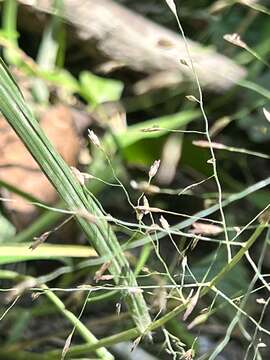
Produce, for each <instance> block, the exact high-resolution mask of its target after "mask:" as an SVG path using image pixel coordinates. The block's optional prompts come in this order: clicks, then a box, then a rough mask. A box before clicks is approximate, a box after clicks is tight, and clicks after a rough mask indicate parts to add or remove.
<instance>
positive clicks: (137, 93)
mask: <svg viewBox="0 0 270 360" xmlns="http://www.w3.org/2000/svg"><path fill="white" fill-rule="evenodd" d="M115 2H116V3H118V5H120V6H121V9H122V6H123V7H125V8H127V9H128V10H129V11H132V12H134V13H135V14H140V15H141V16H142V17H143V21H148V20H150V21H153V22H155V23H156V24H158V27H157V28H156V30H155V31H156V33H157V35H156V38H157V39H158V42H159V45H160V48H161V50H162V51H164V52H165V53H166V51H171V50H172V49H173V48H174V44H173V43H171V39H169V40H167V39H166V38H164V33H163V32H162V33H161V34H162V35H161V37H159V33H158V32H159V31H161V29H162V28H167V29H170V30H171V31H173V32H174V33H175V36H176V38H177V37H179V39H181V41H183V39H182V37H181V34H180V31H179V28H178V26H177V21H176V18H175V16H174V14H173V12H172V11H171V9H170V7H169V6H168V4H167V3H166V1H165V0H164V1H160V0H159V1H157V0H144V1H132V0H118V1H115ZM29 3H30V4H29ZM101 3H103V1H102V2H101ZM168 3H170V2H169V1H168ZM48 4H49V7H48V8H47V5H48ZM70 4H71V5H72V6H75V7H76V8H78V9H80V11H81V15H82V18H83V15H84V11H85V14H86V15H87V14H88V13H90V12H91V11H89V9H90V7H91V4H92V5H93V4H94V3H93V1H92V0H88V1H80V0H78V1H77V2H76V1H73V2H72V1H69V0H68V1H64V0H63V1H59V0H56V1H51V2H49V1H40V2H39V1H37V2H36V3H34V2H33V4H32V3H31V2H27V1H18V2H17V1H15V0H14V1H13V0H6V1H1V17H2V28H1V31H0V45H1V52H2V57H3V59H4V61H5V62H6V64H7V65H8V67H9V70H10V72H11V73H12V75H13V76H14V78H15V80H16V82H17V84H18V86H19V87H20V89H21V91H22V92H23V95H24V98H25V100H26V102H27V104H28V105H29V106H30V108H31V110H32V111H33V113H34V115H35V117H36V118H37V120H38V121H39V123H40V125H41V127H42V128H43V130H44V131H45V133H46V134H47V136H48V137H49V139H50V140H51V141H52V143H53V144H54V146H55V148H56V149H57V151H58V152H59V153H60V154H61V156H62V157H63V158H64V160H65V161H66V162H67V163H68V165H69V166H72V167H73V173H74V174H75V177H76V178H77V179H78V181H79V182H80V184H81V186H82V187H83V189H84V191H85V192H87V196H89V197H90V198H95V199H96V200H97V202H98V204H99V205H100V208H101V209H102V212H103V214H104V216H105V217H106V219H107V220H108V221H109V222H110V223H111V224H112V228H113V230H114V231H115V234H116V235H117V239H118V241H119V243H120V244H121V246H122V248H123V250H125V256H126V258H127V259H128V261H129V263H130V266H131V268H132V269H133V272H134V274H135V275H136V278H137V281H138V284H139V286H141V291H143V294H144V297H145V299H146V301H147V304H148V309H149V311H150V314H151V317H152V320H153V321H154V320H158V319H160V318H162V319H163V317H164V316H165V314H167V313H170V312H171V311H172V310H173V309H176V308H177V307H178V306H179V305H181V304H186V305H185V306H186V307H187V310H185V311H186V312H185V311H184V314H185V315H184V317H183V314H179V313H177V314H175V316H171V318H170V319H169V321H164V322H162V323H160V325H159V324H157V326H156V327H155V329H154V331H153V333H152V337H153V339H152V340H149V338H147V337H146V336H139V335H138V333H137V332H136V331H135V330H134V323H133V322H132V318H131V316H130V314H129V311H128V310H127V307H126V305H125V296H124V294H123V291H122V290H121V286H120V288H119V286H116V287H115V288H114V283H113V279H112V277H111V275H109V273H108V271H107V270H108V268H109V266H110V263H109V261H110V259H107V258H106V257H104V256H103V255H104V254H102V253H100V254H99V256H98V255H97V254H96V252H95V249H94V248H92V247H90V245H89V243H88V241H87V239H86V237H85V235H84V234H83V233H82V232H81V230H80V228H79V227H78V226H77V223H76V221H74V218H73V217H74V216H73V215H74V214H70V213H68V211H66V212H65V211H63V210H64V209H66V207H65V204H64V203H63V202H62V201H61V200H59V199H58V196H57V193H56V191H55V190H54V189H53V187H52V186H51V185H50V184H49V183H48V182H47V180H46V179H45V176H44V175H43V174H42V172H41V171H40V170H39V168H38V166H37V165H36V164H35V162H33V160H32V158H31V157H30V155H29V154H28V152H27V151H26V150H25V148H24V146H23V145H22V144H21V142H20V140H19V139H18V137H17V136H16V135H15V134H14V133H13V131H12V130H11V129H10V128H9V125H8V124H7V122H6V120H5V119H4V117H3V118H1V119H0V157H1V158H0V187H1V200H2V201H1V203H0V264H1V270H0V284H1V293H0V320H1V321H0V344H1V349H0V358H1V359H32V358H33V359H43V358H44V359H57V358H58V359H60V358H61V357H62V358H64V357H66V358H74V359H77V358H78V359H79V358H82V356H84V358H89V359H90V358H91V359H92V358H103V359H106V358H107V359H110V358H112V356H114V357H115V359H138V358H139V357H140V358H141V359H146V360H148V359H149V360H151V359H153V360H154V359H211V360H212V359H219V360H221V359H225V360H227V359H233V360H234V359H235V360H237V359H267V358H268V357H269V354H270V352H269V349H268V346H269V345H270V341H269V334H270V326H269V324H270V318H269V314H268V308H267V306H268V302H269V285H268V277H269V275H268V274H269V267H270V264H269V261H268V256H267V255H268V254H269V241H270V240H269V239H270V235H269V232H268V225H267V223H266V225H265V221H264V220H262V216H261V214H262V213H263V211H264V210H265V209H267V207H268V205H269V199H270V196H269V183H270V180H269V157H270V154H269V148H268V146H269V140H270V105H269V104H270V102H269V99H270V65H269V64H270V56H269V54H270V42H269V38H270V21H269V15H270V9H269V2H268V1H256V0H246V1H244V0H239V1H235V0H217V1H205V0H200V1H199V0H197V1H193V0H190V1H184V0H183V1H177V0H175V4H176V6H177V10H178V15H179V18H180V22H181V25H182V27H183V29H184V31H185V35H186V37H187V38H188V39H191V40H193V41H194V44H195V43H196V44H197V45H198V46H201V47H202V48H204V50H200V51H204V52H203V54H206V55H203V56H205V59H206V58H207V61H206V60H205V68H204V67H203V66H204V65H203V64H204V63H202V64H200V69H199V77H200V74H202V75H201V76H202V77H203V74H204V73H205V78H206V79H207V72H209V73H210V72H212V70H213V71H214V72H216V73H217V79H216V84H215V80H213V77H212V78H211V81H212V82H211V84H210V85H209V84H207V82H206V85H204V84H203V85H202V91H203V102H200V101H198V100H200V99H199V95H198V88H197V86H196V82H195V79H194V73H192V69H191V65H190V59H189V57H188V56H187V53H181V54H179V55H178V53H177V52H176V55H175V57H176V59H177V62H179V66H182V67H184V68H185V67H186V68H187V69H188V70H187V72H188V73H189V72H190V74H189V75H187V76H186V77H184V78H179V79H177V78H176V77H174V75H173V78H172V77H171V75H170V71H169V69H168V71H166V69H161V70H162V71H161V72H160V73H159V72H158V71H157V70H156V69H155V70H152V69H151V71H148V70H147V69H145V70H144V69H143V68H142V67H140V68H138V69H137V70H136V59H137V58H136V59H134V64H132V61H131V64H127V63H125V61H126V60H125V59H123V61H122V62H121V59H119V58H118V59H117V60H116V58H115V57H114V56H112V57H111V58H110V56H109V55H108V52H107V53H106V56H105V55H104V52H102V51H103V50H104V49H107V48H106V46H107V45H106V44H107V43H106V41H109V40H111V39H112V40H114V41H115V44H116V45H115V48H116V49H118V48H117V46H118V44H117V41H119V40H118V39H116V40H115V39H114V38H113V34H112V33H107V34H105V37H104V38H102V39H101V38H98V37H95V36H93V38H92V37H89V36H88V35H89V34H88V35H87V31H88V30H87V29H86V30H85V29H84V28H83V27H80V24H82V23H83V24H85V21H86V23H87V21H89V23H90V22H91V23H93V22H94V21H95V17H93V18H91V19H89V20H87V19H86V20H85V19H84V20H81V18H80V17H79V18H76V19H75V18H72V16H71V15H68V16H65V14H66V11H67V14H72V11H70V12H68V11H69V10H68V7H69V6H70ZM104 4H105V7H104V18H105V19H106V16H107V15H106V14H105V13H106V12H108V11H109V12H110V11H116V10H115V9H118V10H119V9H120V8H118V7H117V8H114V4H113V3H112V2H110V1H108V4H107V3H106V1H104ZM106 4H107V5H108V6H107V7H106ZM111 6H112V7H111ZM93 8H94V6H93ZM48 9H50V11H48ZM118 10H117V11H118ZM117 11H116V13H115V15H114V16H115V18H117V16H119V18H120V19H121V17H122V19H124V17H125V13H121V12H117ZM101 17H102V16H101ZM96 21H97V20H96ZM97 24H98V25H97V28H98V26H102V22H101V25H100V24H99V23H98V22H97ZM116 24H117V21H116ZM126 26H127V33H128V31H129V28H128V27H129V26H130V27H131V28H133V26H134V28H136V26H135V23H133V22H130V21H126ZM75 30H76V31H75ZM144 30H145V28H144V27H143V26H141V27H139V28H138V29H137V30H134V31H135V32H136V31H138V34H139V35H138V39H139V41H141V40H142V38H143V37H144ZM84 31H85V33H84ZM116 32H117V27H116ZM75 33H76V34H75ZM74 34H75V35H74ZM85 34H86V35H85ZM228 34H237V35H234V37H233V39H234V40H233V41H226V40H225V39H224V36H225V35H228ZM145 37H146V38H147V31H146V32H145ZM225 38H226V36H225ZM227 38H228V37H227ZM108 39H109V40H108ZM235 39H236V40H235ZM241 41H242V42H241ZM103 42H104V43H103ZM134 43H136V40H134ZM112 44H114V42H112ZM131 44H133V42H132V41H131ZM191 44H192V43H191ZM194 44H193V45H194ZM197 45H196V46H197ZM235 45H236V46H235ZM126 49H128V50H127V51H128V52H129V48H128V45H127V47H126ZM150 50H151V49H149V47H148V45H147V46H146V48H145V51H144V52H145V54H144V55H143V56H145V57H146V58H147V56H149V59H148V62H149V64H150V65H149V68H151V64H154V63H155V64H156V63H159V59H158V58H156V57H153V58H151V56H152V51H150ZM133 52H134V49H131V48H130V54H131V55H130V56H131V58H132V54H133ZM216 53H219V54H220V55H223V57H222V61H225V62H226V64H227V62H228V66H229V67H230V66H235V68H234V71H235V72H236V73H235V74H236V76H235V78H232V77H233V75H232V74H231V73H230V74H229V73H228V74H227V73H226V71H227V70H226V69H227V68H226V69H225V70H224V69H223V68H222V64H223V62H222V63H221V65H220V66H221V68H220V69H219V68H213V67H216V66H217V63H216V62H213V63H212V64H211V59H212V57H213V56H216ZM112 54H113V55H114V51H113V50H112ZM153 54H154V52H153ZM157 54H159V52H157ZM199 57H200V56H198V58H196V59H195V60H194V63H195V68H196V64H197V63H196V61H197V60H198V62H199ZM208 58H209V61H208ZM183 59H185V60H183ZM133 65H134V66H133ZM224 66H225V65H224ZM226 66H227V65H226ZM198 68H199V65H198ZM238 71H239V73H237V72H238ZM219 73H220V74H223V75H222V76H224V82H226V84H227V81H228V79H229V80H230V81H229V82H230V84H229V85H226V86H225V85H224V87H223V86H222V77H218V74H219ZM240 73H241V75H240ZM244 73H245V76H243V75H244ZM175 76H176V75H175ZM200 105H201V106H200ZM202 105H203V106H202ZM200 107H203V110H205V112H206V115H207V123H208V127H209V131H208V133H207V134H208V135H210V137H211V140H212V145H211V144H209V142H208V141H207V136H206V135H207V134H206V132H205V131H206V128H205V121H204V118H203V115H202V112H201V108H200ZM88 129H91V130H93V131H94V135H95V134H96V135H97V136H98V139H99V141H100V143H101V146H100V145H99V144H98V146H95V145H97V143H95V137H94V139H93V136H92V137H91V136H90V141H89V136H88V135H89V133H88ZM90 135H91V134H90ZM91 140H92V141H91ZM96 141H98V140H96ZM211 147H212V150H214V154H215V162H214V164H213V158H212V153H211ZM158 160H160V163H159V162H158ZM153 164H154V165H153ZM215 164H216V166H217V176H215V173H214V170H215V169H214V168H213V165H215ZM149 171H150V172H149ZM152 175H153V176H152ZM217 178H218V180H219V183H220V186H221V191H219V190H218V187H217ZM220 202H222V204H223V210H224V216H225V220H226V227H225V229H224V221H222V216H221V215H222V214H221V213H220V211H219V206H220ZM75 215H78V214H75ZM79 216H80V214H79ZM110 216H111V217H112V218H109V217H110ZM90 221H91V219H90ZM262 224H263V225H262ZM261 226H262V227H263V228H264V227H265V228H266V229H262V233H260V234H259V233H256V231H257V230H258V229H260V227H261ZM254 234H255V235H254ZM252 237H254V238H256V242H254V244H253V246H252V247H251V248H250V250H246V252H245V253H243V254H242V256H241V257H240V258H239V259H238V260H237V261H236V262H235V263H233V265H232V266H231V267H229V268H228V257H227V249H226V246H225V243H226V241H228V240H229V241H234V242H235V244H231V249H232V256H235V255H236V254H238V251H239V250H240V249H241V248H243V244H244V243H245V242H247V241H249V240H250V239H252ZM226 238H227V240H226ZM241 243H242V244H241ZM29 247H32V250H31V249H29ZM222 269H226V270H225V271H224V274H222ZM220 272H221V273H220ZM219 274H221V276H220V277H219V280H220V281H219V282H218V284H217V285H216V287H215V289H214V290H213V289H211V291H209V292H208V293H206V294H205V295H204V294H203V295H202V296H201V294H202V292H203V291H204V290H205V289H208V286H207V285H209V283H207V282H210V281H211V280H212V279H214V278H215V276H219ZM124 276H125V273H124V271H123V277H124ZM81 286H85V288H83V289H82V288H81ZM87 286H88V287H87ZM89 286H91V288H90V287H89ZM48 288H50V289H51V291H48ZM12 289H13V290H12ZM14 289H15V290H14ZM54 289H58V291H57V290H56V291H54ZM59 289H62V290H60V291H59ZM89 289H90V290H89ZM91 289H92V290H91ZM135 290H136V291H138V290H140V288H138V289H135ZM135 290H134V291H135ZM46 295H47V296H46ZM185 301H186V303H185ZM132 329H133V330H132ZM88 330H89V331H91V333H93V334H95V336H96V337H97V339H99V340H95V341H97V344H98V345H96V347H97V348H99V349H104V348H103V346H105V347H106V348H107V349H108V350H107V351H108V353H107V352H106V351H104V352H102V351H101V352H98V351H97V352H95V349H94V348H91V347H89V348H88V347H87V344H90V345H91V344H92V343H93V342H91V341H92V340H93V339H92V340H91V336H90V335H89V333H88ZM132 331H133V332H132ZM113 335H115V337H112V336H113ZM100 339H101V341H100ZM103 340H104V341H103ZM95 341H94V342H95ZM79 345H81V346H82V348H81V349H80V347H79ZM90 345H89V346H90ZM63 349H64V350H63Z"/></svg>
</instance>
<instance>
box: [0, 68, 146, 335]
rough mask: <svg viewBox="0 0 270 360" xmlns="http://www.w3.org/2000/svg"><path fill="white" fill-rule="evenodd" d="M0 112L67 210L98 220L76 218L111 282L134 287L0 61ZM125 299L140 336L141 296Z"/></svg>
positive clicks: (92, 207)
mask: <svg viewBox="0 0 270 360" xmlns="http://www.w3.org/2000/svg"><path fill="white" fill-rule="evenodd" d="M0 109H1V112H2V114H3V115H4V117H5V118H6V119H7V121H8V122H9V124H10V125H11V126H12V127H13V129H14V130H15V132H16V133H17V135H18V136H19V138H20V139H21V140H22V141H23V143H24V144H25V146H26V147H27V149H28V150H29V152H30V153H31V154H32V156H33V157H34V158H35V160H36V161H37V163H38V164H39V166H40V167H41V169H42V171H43V172H44V174H45V175H46V176H47V178H48V179H49V180H50V182H51V183H52V185H53V186H54V187H55V188H56V190H57V191H58V193H59V195H60V196H61V197H62V199H63V200H64V201H65V203H66V204H67V207H68V209H69V210H71V211H73V212H75V213H77V214H79V213H81V212H82V211H87V212H90V213H92V214H94V215H96V216H97V217H98V220H97V222H96V223H95V224H94V223H90V222H89V221H88V220H86V219H84V218H83V217H81V216H79V215H76V219H77V221H78V223H79V224H80V226H81V228H82V229H83V231H84V233H85V234H86V236H87V238H88V239H89V241H90V242H91V244H92V245H93V247H94V248H95V250H96V251H97V252H98V253H99V254H102V255H108V256H109V257H110V258H111V259H112V261H111V265H110V267H109V271H110V272H111V274H112V275H113V277H114V281H115V282H116V283H119V282H120V279H122V280H121V281H122V284H123V285H125V286H126V287H127V288H133V287H137V282H136V278H135V276H134V274H133V272H132V270H131V269H130V266H129V263H128V261H127V259H126V258H125V255H124V253H123V251H122V248H121V246H120V244H119V243H118V241H117V238H116V237H115V235H114V233H113V231H112V229H111V228H110V226H109V225H108V223H107V222H106V221H105V220H103V219H102V212H101V210H100V208H99V207H98V205H97V204H96V202H95V201H94V200H93V199H92V198H87V197H86V195H85V192H84V190H83V188H82V187H81V185H80V184H79V182H78V181H77V179H76V178H75V177H74V175H73V174H72V172H71V170H70V168H69V167H68V166H67V164H66V163H65V162H64V160H63V159H62V158H61V157H60V155H59V154H58V153H57V152H56V150H55V149H54V147H53V146H52V144H51V143H50V141H49V140H48V138H47V137H46V136H45V134H44V132H43V131H42V129H41V128H40V126H39V124H38V122H37V121H36V119H35V118H34V116H33V114H32V113H31V111H30V109H29V108H28V107H27V105H26V103H25V101H24V99H23V97H22V95H21V93H20V91H19V90H18V87H17V86H16V84H15V82H14V80H13V78H12V76H11V75H10V74H9V72H8V70H7V69H6V67H5V65H4V63H3V61H1V63H0ZM125 299H126V302H127V304H128V308H129V312H130V314H131V315H132V317H133V319H134V322H135V324H136V325H137V326H138V328H139V329H140V331H141V332H142V333H144V332H145V331H146V330H147V328H148V327H149V325H150V324H151V318H150V315H149V312H148V308H147V305H146V303H145V300H144V297H143V295H142V294H141V293H134V292H130V291H126V292H125Z"/></svg>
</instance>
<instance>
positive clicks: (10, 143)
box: [0, 105, 80, 227]
mask: <svg viewBox="0 0 270 360" xmlns="http://www.w3.org/2000/svg"><path fill="white" fill-rule="evenodd" d="M73 120H74V119H73V113H72V111H71V110H70V109H69V108H68V107H65V106H64V105H57V106H54V107H52V108H50V109H49V110H48V111H47V112H46V113H45V114H44V115H43V116H42V117H41V120H40V125H41V127H42V128H43V130H44V132H45V133H46V135H47V136H48V138H49V139H50V140H51V142H52V143H53V144H54V146H55V148H56V149H57V151H58V152H59V153H60V154H61V155H62V157H63V159H64V160H65V161H66V162H67V163H68V164H69V165H73V166H74V165H76V162H77V157H78V154H79V150H80V140H79V137H78V135H77V133H76V131H75V129H74V123H73ZM0 153H1V157H0V179H1V180H3V181H5V182H7V183H9V184H10V185H12V186H14V187H16V188H18V189H20V190H22V191H24V192H26V193H29V194H31V195H32V196H33V197H35V198H37V199H39V200H40V201H41V202H46V203H49V204H52V203H54V202H55V201H56V200H57V194H56V191H55V190H54V188H53V187H52V185H51V184H50V183H49V181H48V180H47V178H46V177H45V175H43V173H42V171H41V170H40V168H39V166H38V165H37V163H36V162H35V160H34V159H33V158H32V156H31V155H30V153H29V152H28V151H27V149H26V148H25V146H24V145H23V143H22V142H21V141H20V140H19V138H18V137H17V135H16V134H15V132H14V131H13V130H12V129H11V127H10V126H9V125H8V123H7V122H6V120H5V119H4V118H3V117H0ZM5 195H6V194H5ZM9 198H10V199H12V200H14V201H12V202H9V203H8V205H7V208H8V210H10V211H12V213H13V214H14V222H15V223H16V225H17V226H19V227H24V226H26V225H27V224H28V223H29V222H30V221H31V220H33V218H35V216H36V214H37V210H36V208H35V206H34V205H31V204H29V203H27V202H26V201H25V200H24V199H23V198H21V197H20V196H18V195H16V194H13V193H12V194H9Z"/></svg>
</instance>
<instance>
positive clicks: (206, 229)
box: [190, 222, 223, 235]
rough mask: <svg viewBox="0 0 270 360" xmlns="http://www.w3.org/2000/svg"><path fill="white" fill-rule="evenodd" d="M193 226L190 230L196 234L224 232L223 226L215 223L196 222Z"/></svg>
mask: <svg viewBox="0 0 270 360" xmlns="http://www.w3.org/2000/svg"><path fill="white" fill-rule="evenodd" d="M192 226H193V229H191V230H190V232H191V233H192V234H195V235H218V234H220V233H222V232H223V228H222V227H220V226H217V225H213V224H205V223H200V222H195V223H193V224H192Z"/></svg>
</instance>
